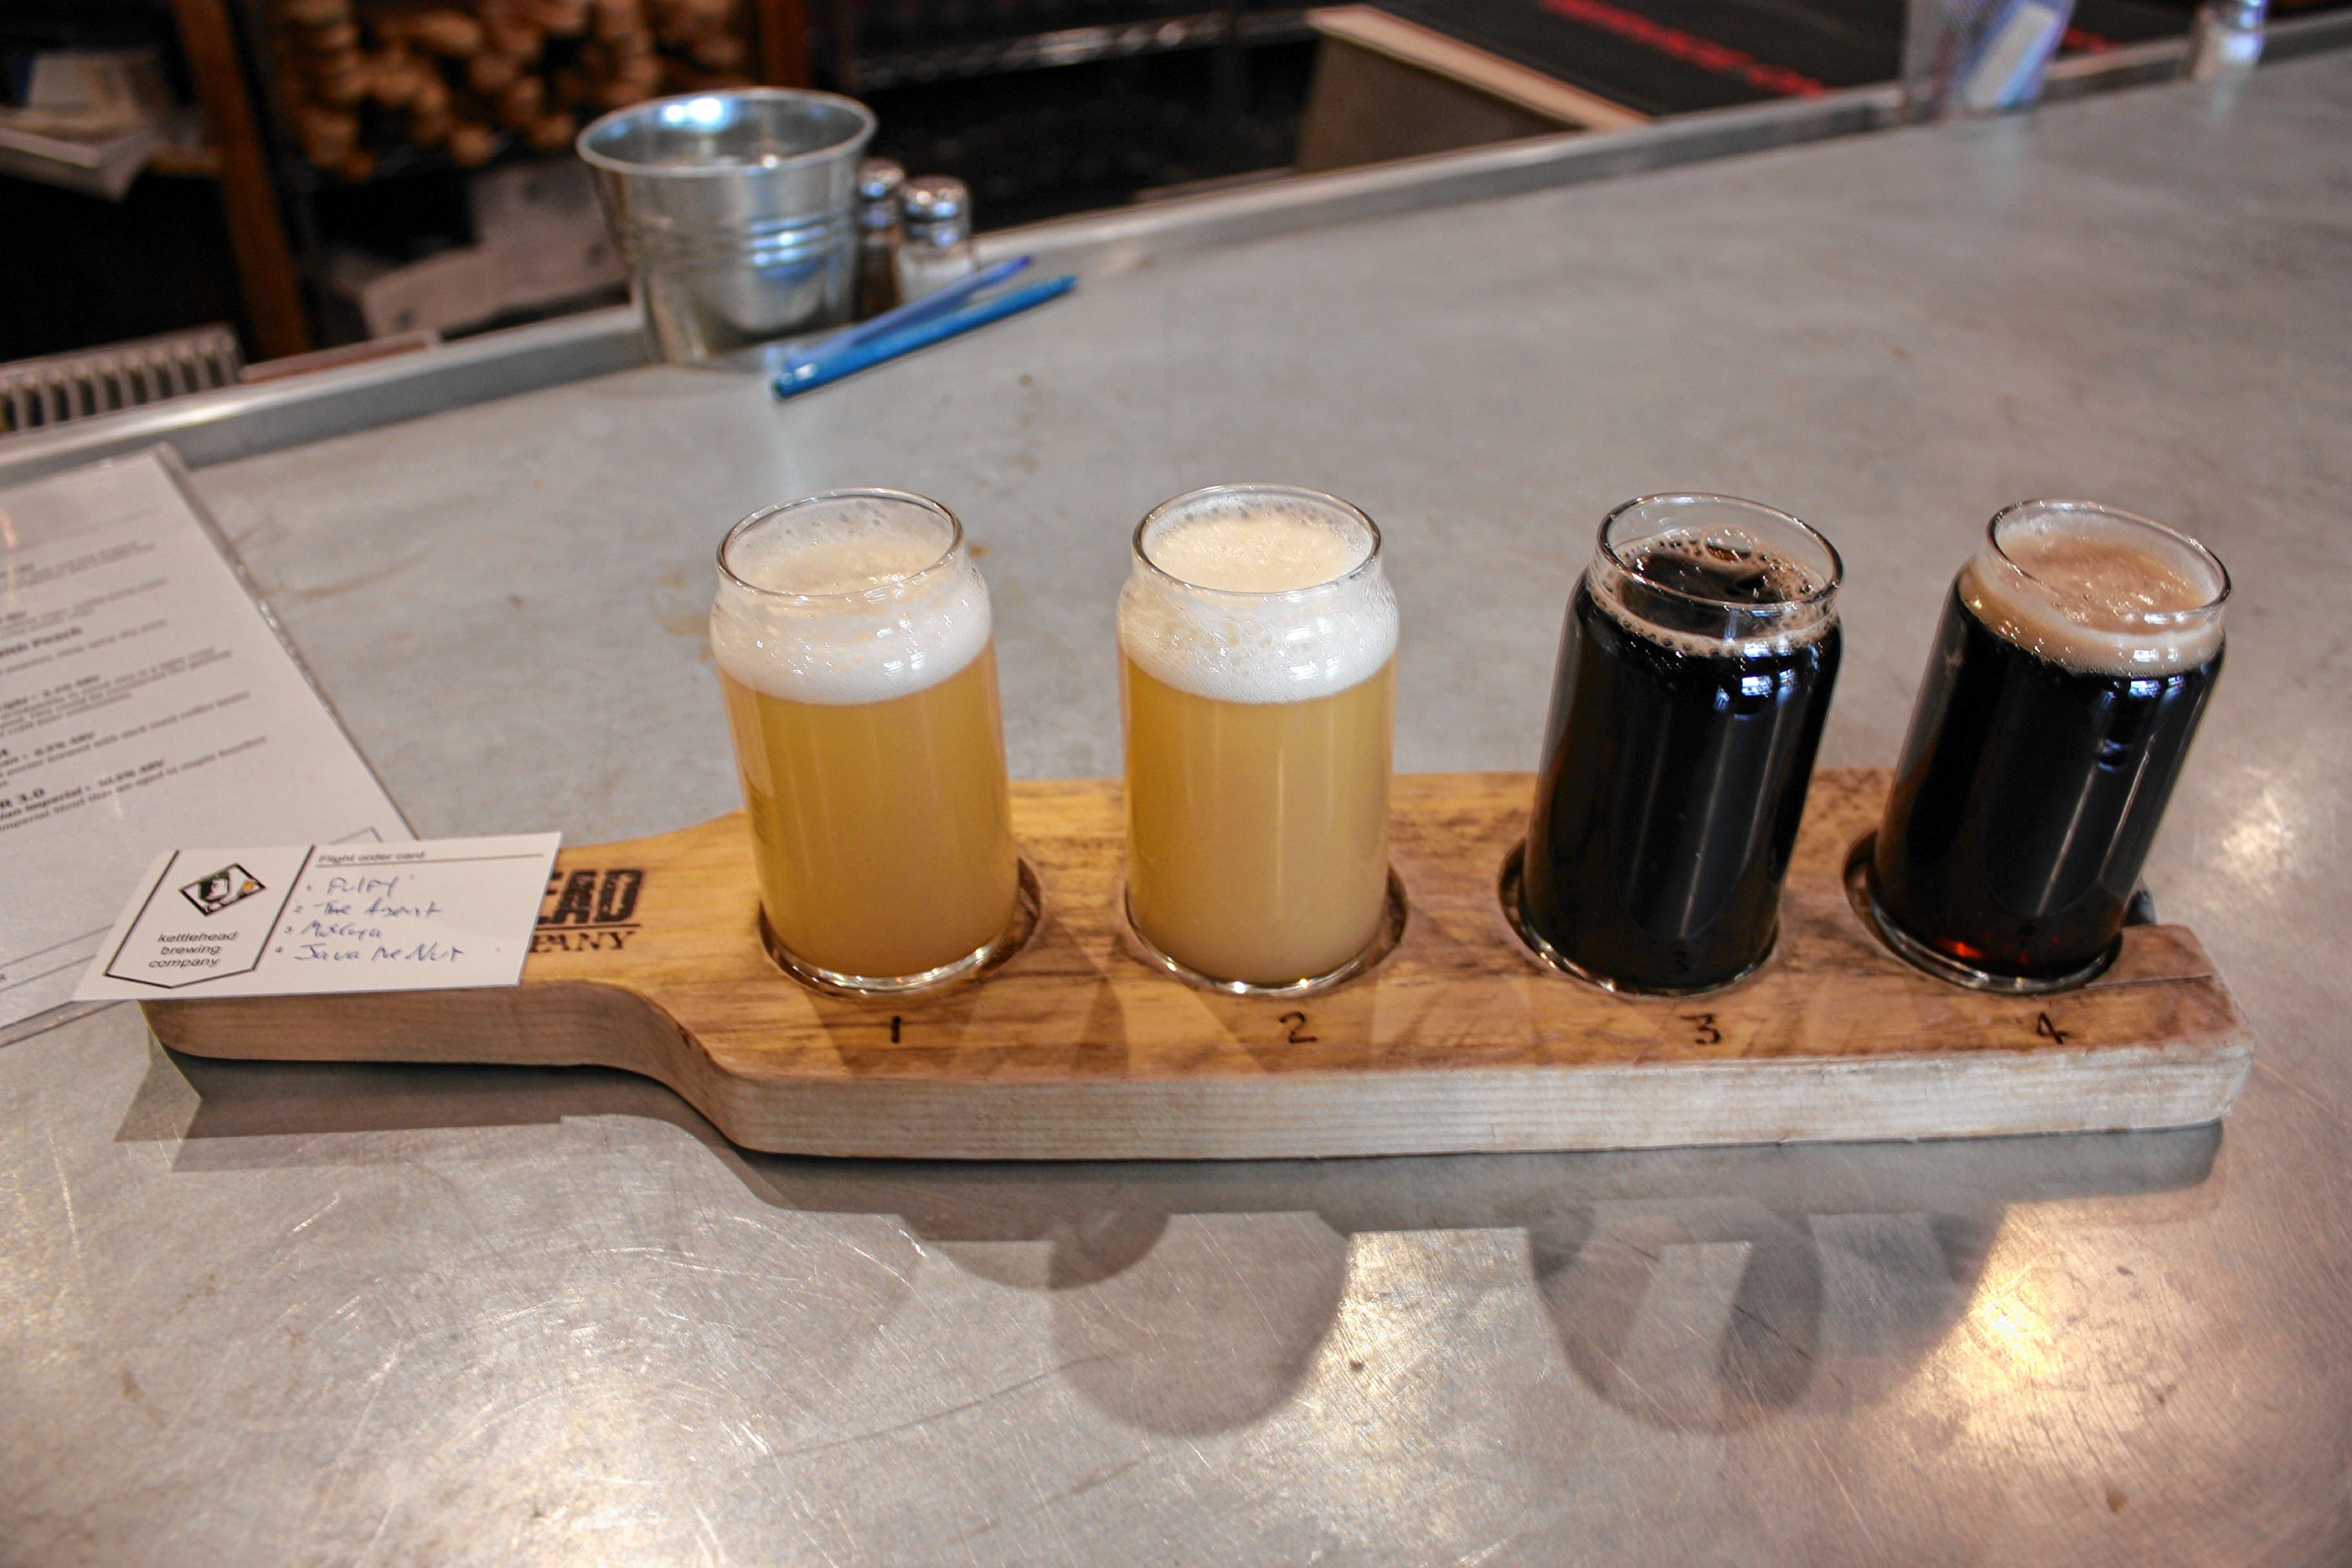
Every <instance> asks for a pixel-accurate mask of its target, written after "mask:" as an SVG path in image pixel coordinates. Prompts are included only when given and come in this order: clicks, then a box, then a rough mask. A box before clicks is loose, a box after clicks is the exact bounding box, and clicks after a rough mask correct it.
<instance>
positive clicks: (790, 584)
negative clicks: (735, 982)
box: [710, 490, 1021, 994]
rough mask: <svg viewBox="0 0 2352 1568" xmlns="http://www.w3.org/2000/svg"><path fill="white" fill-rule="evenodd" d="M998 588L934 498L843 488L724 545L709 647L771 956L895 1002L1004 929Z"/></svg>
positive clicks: (826, 981)
mask: <svg viewBox="0 0 2352 1568" xmlns="http://www.w3.org/2000/svg"><path fill="white" fill-rule="evenodd" d="M991 630H992V627H991V621H990V612H989V602H988V584H986V583H984V582H983V581H982V579H981V575H980V570H979V568H978V567H977V566H975V565H974V564H973V563H972V560H971V553H970V552H968V551H967V550H966V549H965V547H964V539H963V529H962V526H961V524H960V523H958V522H957V521H956V520H955V518H954V517H953V516H951V515H950V513H949V512H948V510H946V509H945V508H944V507H941V506H940V505H939V504H938V503H936V502H934V501H929V500H923V499H922V498H921V497H919V496H912V495H906V494H903V493H901V492H898V491H896V490H835V491H830V492H828V493H826V494H824V495H818V496H811V497H809V498H808V499H806V500H797V501H793V502H791V503H790V504H788V505H785V506H778V507H770V508H768V509H767V510H763V511H757V512H754V513H752V514H751V516H750V517H747V518H745V519H744V520H743V521H741V522H740V523H738V524H736V525H735V527H734V529H733V531H730V533H729V534H728V535H727V541H726V542H725V543H724V544H723V545H721V546H720V547H719V594H718V597H717V599H716V600H715V601H714V602H713V603H712V605H711V610H710V642H711V647H712V649H713V651H714V652H715V653H716V654H717V656H718V660H719V685H720V687H721V688H722V689H724V691H725V693H726V698H727V718H728V726H729V728H730V731H732V733H733V735H734V741H735V761H736V765H737V769H738V771H739V772H740V774H741V776H742V781H743V800H744V804H745V805H746V806H747V807H748V808H749V811H750V816H751V837H752V845H753V851H754V854H755V856H756V858H757V860H758V866H759V879H760V908H761V914H762V917H763V922H762V923H763V925H764V926H765V930H766V936H767V940H768V945H769V948H770V951H771V952H773V953H774V954H775V956H776V958H777V960H778V962H779V963H782V964H783V965H784V967H785V968H787V969H788V970H790V971H791V972H792V973H794V974H795V975H797V976H799V977H800V978H801V979H803V980H804V981H807V982H809V983H811V984H815V985H818V986H820V987H822V988H826V989H832V990H840V991H847V992H854V993H879V994H890V993H899V992H905V991H909V990H916V989H920V988H923V987H926V986H929V985H934V984H942V983H944V982H947V981H950V980H952V979H955V978H958V977H960V976H961V975H963V974H967V973H972V972H974V971H976V970H978V969H980V968H981V967H982V966H983V965H984V964H985V963H988V962H989V961H990V960H991V959H992V957H994V956H995V955H996V954H997V953H999V952H1002V951H1003V948H1004V947H1005V946H1006V945H1007V944H1008V943H1010V942H1012V941H1013V940H1014V934H1013V925H1014V919H1015V915H1016V913H1017V912H1018V909H1019V904H1020V900H1021V889H1020V864H1019V858H1018V857H1017V855H1016V854H1015V853H1014V850H1013V826H1012V816H1011V810H1010V792H1009V787H1008V785H1007V784H1006V782H1005V768H1004V732H1003V719H1002V717H1001V714H1000V710H999V708H998V703H997V694H996V655H995V647H994V644H993V642H992V640H991Z"/></svg>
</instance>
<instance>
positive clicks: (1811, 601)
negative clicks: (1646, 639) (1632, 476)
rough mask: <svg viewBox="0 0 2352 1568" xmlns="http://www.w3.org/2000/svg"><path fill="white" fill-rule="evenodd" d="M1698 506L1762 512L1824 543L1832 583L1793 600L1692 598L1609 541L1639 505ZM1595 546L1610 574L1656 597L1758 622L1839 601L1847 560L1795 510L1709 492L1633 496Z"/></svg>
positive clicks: (1606, 523) (1616, 509)
mask: <svg viewBox="0 0 2352 1568" xmlns="http://www.w3.org/2000/svg"><path fill="white" fill-rule="evenodd" d="M1694 503H1703V504H1706V505H1710V506H1720V507H1728V508H1732V509H1735V510H1740V511H1746V512H1756V513H1761V514H1762V515H1764V516H1766V517H1769V518H1771V519H1773V520H1774V521H1778V522H1781V523H1785V524H1787V525H1788V526H1789V527H1790V528H1793V529H1795V530H1796V531H1798V532H1799V533H1801V534H1802V535H1803V536H1804V537H1805V538H1807V539H1809V540H1811V541H1812V542H1814V543H1815V544H1818V545H1820V546H1821V547H1822V550H1823V551H1824V552H1826V553H1827V554H1828V556H1829V562H1830V573H1829V578H1828V580H1827V581H1826V582H1824V583H1822V585H1821V586H1820V587H1818V588H1815V589H1814V590H1813V591H1812V592H1811V593H1810V594H1803V595H1799V596H1798V597H1796V598H1793V599H1726V598H1721V597H1718V596H1717V595H1712V594H1694V593H1692V592H1691V591H1690V590H1689V589H1687V588H1684V587H1680V586H1677V585H1676V584H1672V583H1661V582H1659V581H1658V580H1657V579H1656V578H1654V577H1652V576H1650V575H1648V574H1646V573H1644V572H1643V571H1642V570H1641V569H1640V568H1639V567H1637V566H1635V565H1633V563H1630V562H1628V561H1627V560H1626V559H1625V558H1624V557H1623V556H1622V555H1620V554H1618V553H1617V546H1616V544H1615V543H1614V542H1612V540H1611V539H1610V537H1609V531H1610V529H1612V527H1614V526H1616V523H1617V520H1618V519H1620V518H1622V517H1624V516H1625V515H1626V514H1628V513H1629V512H1632V511H1633V510H1635V509H1636V508H1639V507H1647V506H1657V505H1661V504H1664V505H1670V506H1683V505H1689V504H1694ZM1596 542H1597V543H1598V544H1599V546H1600V550H1601V559H1603V560H1604V561H1606V562H1608V563H1609V564H1610V567H1611V568H1612V570H1614V571H1618V572H1622V573H1623V574H1625V575H1626V576H1628V577H1631V578H1632V579H1633V581H1635V582H1636V583H1639V584H1642V586H1643V587H1644V588H1646V589H1648V590H1649V591H1650V592H1652V593H1654V594H1662V595H1666V596H1667V597H1668V598H1672V599H1679V600H1681V601H1682V602H1683V603H1685V604H1689V605H1706V607H1707V608H1709V609H1715V610H1729V611H1734V612H1738V613H1739V614H1742V615H1747V616H1753V617H1754V618H1756V619H1758V620H1763V619H1768V618H1770V617H1773V616H1780V615H1784V614H1787V613H1789V612H1790V611H1796V610H1808V609H1818V608H1819V607H1821V606H1822V605H1825V604H1827V603H1829V601H1830V600H1831V599H1832V598H1833V597H1835V596H1836V594H1837V591H1838V589H1839V587H1840V586H1841V585H1842V584H1843V583H1844V582H1845V557H1844V556H1843V555H1841V554H1839V553H1838V547H1837V546H1836V545H1834V544H1832V543H1831V542H1830V538H1829V535H1827V534H1825V533H1823V532H1822V531H1821V530H1820V529H1818V528H1815V527H1814V526H1813V525H1812V524H1811V523H1810V522H1807V521H1805V520H1804V519H1803V518H1801V517H1798V516H1797V515H1795V514H1794V513H1792V512H1786V511H1782V510H1780V508H1779V507H1777V506H1767V505H1765V504H1764V503H1763V502H1762V501H1759V500H1747V499H1746V498H1744V497H1741V496H1727V495H1718V494H1716V493H1714V492H1712V491H1708V490H1660V491H1658V492H1656V493H1655V494H1653V495H1645V496H1635V497H1634V498H1633V500H1628V501H1621V502H1619V503H1618V504H1617V505H1615V506H1613V507H1612V508H1610V509H1609V513H1608V515H1607V516H1606V517H1603V518H1602V519H1601V530H1600V532H1599V535H1598V536H1597V541H1596Z"/></svg>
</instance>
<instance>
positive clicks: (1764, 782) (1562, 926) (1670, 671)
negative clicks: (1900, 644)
mask: <svg viewBox="0 0 2352 1568" xmlns="http://www.w3.org/2000/svg"><path fill="white" fill-rule="evenodd" d="M1839 574H1840V564H1839V561H1838V553H1837V552H1836V550H1835V549H1833V548H1832V546H1831V544H1830V542H1829V541H1828V540H1826V539H1824V538H1822V536H1821V535H1820V534H1819V533H1816V532H1815V531H1813V530H1811V528H1808V527H1807V526H1805V524H1803V523H1801V522H1800V521H1797V520H1796V519H1795V518H1793V517H1790V516H1789V515H1788V514H1787V513H1786V512H1780V511H1775V510H1772V509H1771V508H1770V507H1766V506H1759V505H1757V504H1756V503H1755V502H1753V501H1744V500H1732V499H1730V498H1729V497H1727V496H1707V495H1661V496H1650V497H1646V498H1644V499H1643V500H1633V501H1628V502H1626V503H1625V504H1624V505H1623V506H1621V507H1619V508H1618V509H1617V510H1615V511H1612V512H1611V513H1610V514H1609V516H1608V518H1607V519H1606V520H1605V521H1603V522H1602V524H1601V542H1600V549H1599V550H1598V551H1597V552H1595V554H1594V556H1593V558H1592V564H1591V567H1590V568H1588V569H1587V570H1586V572H1585V574H1584V575H1583V577H1582V578H1581V579H1580V581H1579V582H1578V584H1577V586H1576V593H1575V595H1574V597H1573V598H1572V599H1571V601H1570V605H1569V610H1568V621H1567V626H1566V628H1565V630H1564V631H1563V632H1562V634H1561V637H1560V648H1559V669H1558V672H1557V673H1556V675H1555V676H1554V679H1553V683H1552V698H1551V717H1550V721H1549V725H1548V726H1547V730H1546V735H1545V741H1544V751H1543V763H1542V771H1541V773H1539V774H1538V780H1537V784H1536V798H1535V809H1534V812H1533V814H1532V816H1531V817H1530V819H1529V822H1528V843H1527V851H1526V858H1525V861H1524V863H1523V865H1522V868H1521V873H1520V908H1519V918H1520V921H1521V925H1522V929H1523V930H1524V931H1526V932H1527V934H1528V937H1529V938H1530V939H1531V941H1532V942H1533V944H1534V945H1535V946H1536V948H1537V950H1538V952H1542V953H1543V954H1544V955H1545V956H1546V957H1548V958H1549V959H1551V960H1552V961H1553V962H1554V963H1558V964H1559V965H1560V966H1561V967H1563V968H1566V969H1569V970H1571V971H1573V972H1574V973H1578V974H1581V975H1583V976H1584V977H1586V978H1587V979H1590V980H1593V981H1597V982H1598V983H1600V984H1602V985H1605V986H1608V987H1610V988H1611V989H1612V990H1623V991H1637V992H1654V993H1667V994H1678V993H1685V992H1693V991H1704V990H1708V989H1711V988H1713V987H1716V986H1718V985H1726V984H1730V983H1731V982H1732V981H1734V980H1737V979H1738V978H1739V977H1740V976H1741V975H1743V974H1746V973H1748V971H1749V970H1752V969H1754V968H1755V967H1756V966H1757V965H1758V964H1759V963H1763V962H1764V958H1765V955H1766V954H1767V953H1769V952H1770V951H1771V948H1772V939H1773V936H1774V934H1775V932H1776V931H1778V929H1779V920H1780V880H1781V878H1782V876H1783V875H1784V874H1785V873H1786V872H1787V870H1788V868H1789V855H1790V850H1791V848H1792V847H1794V845H1795V843H1796V837H1797V822H1798V818H1800V817H1801V816H1803V815H1804V809H1805V787H1806V785H1807V784H1808V783H1809V782H1810V781H1811V776H1812V770H1813V751H1814V748H1815V746H1816V744H1817V743H1818V742H1820V740H1821V733H1822V720H1823V719H1824V718H1825V717H1826V716H1827V714H1828V712H1829V705H1830V691H1831V689H1832V686H1833V685H1834V684H1835V683H1836V680H1837V668H1838V649H1839V637H1838V622H1837V589H1838V580H1839Z"/></svg>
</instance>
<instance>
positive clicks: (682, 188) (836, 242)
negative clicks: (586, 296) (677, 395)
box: [579, 88, 874, 364]
mask: <svg viewBox="0 0 2352 1568" xmlns="http://www.w3.org/2000/svg"><path fill="white" fill-rule="evenodd" d="M873 134H874V113H873V111H872V110H869V109H867V108H866V106H865V105H864V104H862V103H859V102H857V101H856V100H854V99H847V98H841V97H837V96H835V94H833V93H829V92H797V91H793V90H790V89H783V88H742V89H736V90H734V91H730V92H697V93H688V94H687V95H685V96H683V97H679V98H657V99H655V100H652V101H651V102H647V103H638V104H632V105H631V106H630V107H629V108H627V109H623V110H615V111H614V112H613V113H611V114H607V115H605V116H604V118H603V119H601V120H599V121H596V122H595V123H594V124H593V125H591V126H589V127H588V129H586V130H585V131H583V132H581V133H580V142H579V148H580V156H581V157H582V158H583V159H584V160H586V162H587V163H588V166H589V167H590V168H591V169H592V170H593V171H594V172H595V176H596V191H597V195H600V196H601V197H602V198H603V199H604V216H605V219H606V221H607V222H608V223H609V224H610V225H611V226H612V230H613V241H614V246H615V247H617V248H618V249H619V251H620V253H621V257H622V258H623V260H625V262H626V263H627V264H628V268H629V271H630V274H631V276H632V278H633V279H635V288H636V292H637V298H638V300H639V301H640V302H641V303H642V304H643V306H644V308H645V313H646V324H647V325H648V326H650V327H651V328H652V330H653V336H654V342H655V344H656V347H657V348H658V349H659V350H660V352H661V355H662V357H663V358H664V359H667V360H673V361H677V362H679V363H687V364H698V363H702V362H704V361H706V360H709V359H711V358H713V357H715V356H717V355H719V354H723V353H728V352H730V351H731V350H734V349H739V348H742V347H744V346H746V345H748V344H751V343H758V342H766V341H768V340H769V339H772V338H780V337H786V336H789V335H791V334H793V333H795V332H804V331H812V330H814V329H815V328H819V327H828V326H835V325H837V324H839V323H841V322H843V321H847V320H848V319H849V310H850V305H851V303H852V301H853V300H854V299H855V296H856V284H857V233H856V225H855V214H854V212H853V207H854V205H855V203H856V187H857V161H858V159H859V158H860V157H861V156H863V155H864V153H865V151H866V142H867V141H868V140H869V139H870V138H871V137H872V136H873Z"/></svg>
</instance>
